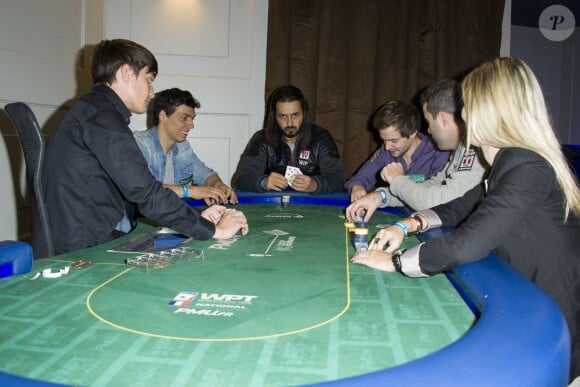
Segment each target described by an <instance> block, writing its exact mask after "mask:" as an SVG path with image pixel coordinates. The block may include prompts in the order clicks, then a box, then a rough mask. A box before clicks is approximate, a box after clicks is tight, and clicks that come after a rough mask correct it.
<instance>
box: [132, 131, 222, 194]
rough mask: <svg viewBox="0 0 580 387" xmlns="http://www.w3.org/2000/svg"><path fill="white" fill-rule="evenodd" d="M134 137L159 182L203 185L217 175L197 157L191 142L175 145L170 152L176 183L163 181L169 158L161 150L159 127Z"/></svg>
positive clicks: (174, 182) (135, 134)
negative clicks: (210, 177)
mask: <svg viewBox="0 0 580 387" xmlns="http://www.w3.org/2000/svg"><path fill="white" fill-rule="evenodd" d="M133 135H134V136H135V140H136V141H137V145H139V148H140V149H141V152H142V153H143V156H144V157H145V160H147V164H148V165H149V170H150V171H151V174H153V176H154V177H155V179H157V181H161V182H163V183H165V184H173V185H191V184H195V185H203V184H204V183H205V181H206V180H207V178H208V177H209V176H211V175H216V174H217V173H216V172H215V171H214V170H213V169H211V168H209V167H207V166H206V165H205V164H204V163H203V161H201V160H200V159H199V157H197V155H196V154H195V153H194V152H193V149H191V145H190V144H189V142H187V141H184V142H181V143H176V144H175V145H173V148H171V151H170V152H173V174H174V178H175V179H174V180H175V181H171V182H168V181H163V178H164V177H165V163H166V161H167V156H166V155H165V153H163V148H161V143H160V142H159V136H158V135H157V127H155V126H154V127H152V128H150V129H148V130H145V131H140V132H134V133H133Z"/></svg>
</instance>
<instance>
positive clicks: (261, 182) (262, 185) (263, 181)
mask: <svg viewBox="0 0 580 387" xmlns="http://www.w3.org/2000/svg"><path fill="white" fill-rule="evenodd" d="M265 183H266V178H265V177H263V178H262V180H260V184H259V185H260V189H261V190H262V191H265V190H266V187H264V184H265Z"/></svg>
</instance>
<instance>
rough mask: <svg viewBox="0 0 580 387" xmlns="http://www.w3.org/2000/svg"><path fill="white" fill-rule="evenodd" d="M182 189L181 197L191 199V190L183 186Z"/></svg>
mask: <svg viewBox="0 0 580 387" xmlns="http://www.w3.org/2000/svg"><path fill="white" fill-rule="evenodd" d="M181 188H182V189H183V195H182V196H181V197H182V198H184V199H187V198H188V197H189V190H188V189H187V186H186V185H182V186H181Z"/></svg>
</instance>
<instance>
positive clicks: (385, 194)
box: [377, 189, 387, 204]
mask: <svg viewBox="0 0 580 387" xmlns="http://www.w3.org/2000/svg"><path fill="white" fill-rule="evenodd" d="M377 192H378V193H379V195H381V203H383V204H386V203H387V193H386V192H385V191H384V190H382V189H378V190H377Z"/></svg>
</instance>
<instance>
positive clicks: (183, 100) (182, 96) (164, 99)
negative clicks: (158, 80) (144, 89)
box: [153, 87, 201, 125]
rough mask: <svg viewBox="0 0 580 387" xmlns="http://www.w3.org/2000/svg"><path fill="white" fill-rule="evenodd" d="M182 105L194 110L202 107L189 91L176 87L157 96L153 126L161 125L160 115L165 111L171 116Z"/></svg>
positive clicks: (154, 99) (154, 100) (154, 104)
mask: <svg viewBox="0 0 580 387" xmlns="http://www.w3.org/2000/svg"><path fill="white" fill-rule="evenodd" d="M181 105H186V106H189V107H190V108H192V109H199V108H200V107H201V104H200V103H199V101H198V100H197V99H195V97H194V96H193V95H191V93H190V92H189V91H187V90H181V89H178V88H176V87H174V88H172V89H166V90H162V91H160V92H158V93H157V94H155V98H153V124H154V125H157V124H159V113H161V112H162V111H164V112H165V114H167V115H168V116H170V115H172V114H173V113H174V112H175V110H176V109H177V108H178V107H179V106H181Z"/></svg>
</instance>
